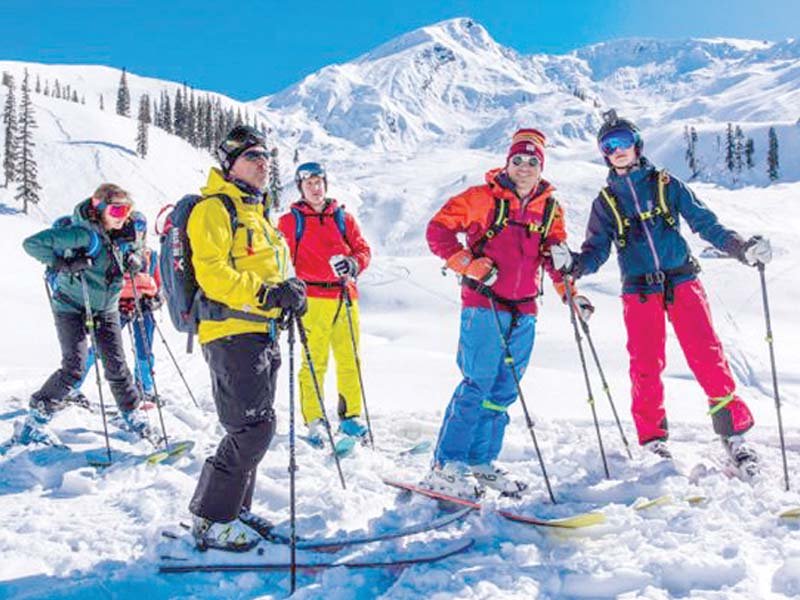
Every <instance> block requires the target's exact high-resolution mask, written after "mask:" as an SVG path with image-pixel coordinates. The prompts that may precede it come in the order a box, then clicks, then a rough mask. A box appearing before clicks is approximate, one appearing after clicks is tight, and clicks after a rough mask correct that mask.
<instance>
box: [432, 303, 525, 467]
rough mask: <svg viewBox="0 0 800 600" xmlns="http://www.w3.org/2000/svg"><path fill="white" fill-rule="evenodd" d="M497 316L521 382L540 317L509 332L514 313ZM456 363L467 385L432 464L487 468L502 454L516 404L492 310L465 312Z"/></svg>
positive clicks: (454, 402)
mask: <svg viewBox="0 0 800 600" xmlns="http://www.w3.org/2000/svg"><path fill="white" fill-rule="evenodd" d="M497 316H498V318H499V320H500V328H501V329H502V332H503V335H504V336H505V338H506V340H507V341H508V346H509V349H510V351H511V356H512V358H513V366H514V368H515V369H516V372H517V375H518V377H519V378H520V379H522V376H523V374H524V373H525V369H526V368H527V366H528V362H529V361H530V358H531V351H532V350H533V341H534V338H535V334H536V317H535V316H533V315H519V316H518V317H517V320H516V323H515V325H514V327H513V328H511V313H509V312H506V311H498V312H497ZM457 362H458V366H459V368H460V369H461V373H462V375H463V379H462V380H461V383H460V384H458V387H457V388H456V390H455V392H454V393H453V397H452V399H451V400H450V404H449V406H448V407H447V411H446V412H445V415H444V421H443V423H442V427H441V429H440V430H439V439H438V441H437V443H436V451H435V453H434V460H435V462H436V463H437V464H439V465H444V464H445V463H447V462H451V461H458V462H463V463H467V464H469V465H479V464H484V463H488V462H491V461H493V460H494V459H496V458H497V456H498V455H499V454H500V449H501V448H502V446H503V436H504V435H505V430H506V425H508V421H509V418H508V413H507V411H508V407H509V406H511V404H513V403H514V401H515V400H516V399H517V387H516V384H515V382H514V376H513V374H512V372H511V368H512V366H511V365H510V364H508V362H507V361H506V354H505V350H504V347H503V344H502V342H501V339H500V333H499V332H498V328H497V323H496V321H495V316H494V314H493V311H492V310H491V309H488V308H472V307H467V308H463V309H462V311H461V331H460V336H459V341H458V360H457Z"/></svg>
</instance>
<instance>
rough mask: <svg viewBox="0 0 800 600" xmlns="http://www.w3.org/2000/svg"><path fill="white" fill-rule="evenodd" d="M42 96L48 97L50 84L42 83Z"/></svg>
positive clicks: (47, 82)
mask: <svg viewBox="0 0 800 600" xmlns="http://www.w3.org/2000/svg"><path fill="white" fill-rule="evenodd" d="M44 95H45V96H49V95H50V82H49V81H45V82H44Z"/></svg>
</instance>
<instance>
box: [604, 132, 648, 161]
mask: <svg viewBox="0 0 800 600" xmlns="http://www.w3.org/2000/svg"><path fill="white" fill-rule="evenodd" d="M638 142H639V134H638V133H636V132H634V131H631V130H630V129H615V130H614V131H609V132H608V133H607V134H605V135H604V136H603V137H602V138H601V139H600V142H599V144H598V145H599V146H600V152H602V153H603V154H604V155H605V156H610V155H612V154H614V152H616V151H617V150H627V149H628V148H630V147H631V146H635V145H636V144H637V143H638Z"/></svg>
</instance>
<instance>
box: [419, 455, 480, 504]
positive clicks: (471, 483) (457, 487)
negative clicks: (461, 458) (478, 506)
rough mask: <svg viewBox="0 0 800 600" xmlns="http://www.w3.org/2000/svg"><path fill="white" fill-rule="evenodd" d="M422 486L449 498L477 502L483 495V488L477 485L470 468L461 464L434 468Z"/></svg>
mask: <svg viewBox="0 0 800 600" xmlns="http://www.w3.org/2000/svg"><path fill="white" fill-rule="evenodd" d="M420 485H421V486H423V487H425V488H427V489H429V490H431V491H434V492H441V493H442V494H446V495H448V496H456V497H458V498H464V499H466V500H475V499H477V498H480V497H481V496H482V495H483V487H482V486H481V485H480V482H478V483H476V482H475V479H474V477H473V475H472V473H470V468H469V467H468V466H467V465H465V464H464V463H461V462H449V463H447V464H445V465H444V466H442V467H439V466H434V467H433V468H432V469H431V470H430V471H429V472H428V474H427V475H426V476H425V479H423V480H422V482H421V484H420Z"/></svg>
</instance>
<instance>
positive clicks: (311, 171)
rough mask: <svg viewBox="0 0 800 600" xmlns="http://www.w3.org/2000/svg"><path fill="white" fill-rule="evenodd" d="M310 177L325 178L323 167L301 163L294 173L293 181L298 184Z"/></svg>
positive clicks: (315, 163) (316, 164)
mask: <svg viewBox="0 0 800 600" xmlns="http://www.w3.org/2000/svg"><path fill="white" fill-rule="evenodd" d="M311 177H322V178H324V177H325V167H323V166H322V165H321V164H320V163H318V162H308V163H303V164H302V165H300V166H299V167H297V171H295V177H294V178H295V180H296V181H297V182H298V183H299V182H301V181H305V180H306V179H309V178H311Z"/></svg>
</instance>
